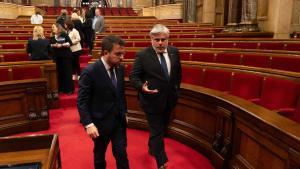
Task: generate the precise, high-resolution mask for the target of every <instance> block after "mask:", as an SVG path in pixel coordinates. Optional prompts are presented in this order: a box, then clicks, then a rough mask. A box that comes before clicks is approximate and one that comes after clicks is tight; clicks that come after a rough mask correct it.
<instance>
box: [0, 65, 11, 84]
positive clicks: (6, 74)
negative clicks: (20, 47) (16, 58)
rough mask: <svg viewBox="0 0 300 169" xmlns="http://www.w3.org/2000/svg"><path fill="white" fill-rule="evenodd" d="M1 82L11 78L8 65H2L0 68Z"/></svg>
mask: <svg viewBox="0 0 300 169" xmlns="http://www.w3.org/2000/svg"><path fill="white" fill-rule="evenodd" d="M0 75H1V76H0V82H3V81H8V80H10V78H9V68H8V67H1V68H0Z"/></svg>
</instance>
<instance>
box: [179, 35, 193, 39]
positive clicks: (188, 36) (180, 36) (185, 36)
mask: <svg viewBox="0 0 300 169" xmlns="http://www.w3.org/2000/svg"><path fill="white" fill-rule="evenodd" d="M179 38H195V35H194V34H190V35H186V34H183V35H179Z"/></svg>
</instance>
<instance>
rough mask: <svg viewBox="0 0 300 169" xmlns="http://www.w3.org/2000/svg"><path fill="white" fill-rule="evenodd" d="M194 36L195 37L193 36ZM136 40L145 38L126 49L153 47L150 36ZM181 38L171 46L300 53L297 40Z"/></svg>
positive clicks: (299, 45) (97, 43) (173, 40)
mask: <svg viewBox="0 0 300 169" xmlns="http://www.w3.org/2000/svg"><path fill="white" fill-rule="evenodd" d="M179 36H180V37H181V38H191V37H187V36H189V35H188V34H185V35H179ZM192 36H194V35H192ZM196 36H201V34H198V35H196ZM101 37H103V36H99V37H98V36H97V39H99V40H100V38H101ZM121 37H122V38H123V37H125V38H126V37H128V36H122V35H121ZM135 37H136V38H145V39H144V40H143V39H140V40H130V39H129V40H128V41H127V42H126V47H146V46H149V45H151V42H150V40H149V35H144V36H140V37H138V36H135ZM179 39H180V38H178V37H177V35H176V34H175V35H171V37H170V41H169V44H170V45H173V46H176V47H178V48H234V49H260V50H287V51H300V41H297V40H296V41H295V40H281V41H274V42H273V41H268V40H267V41H264V40H263V39H261V40H258V41H257V40H251V39H249V40H247V39H244V40H237V41H235V40H232V41H228V40H227V41H223V40H218V39H216V40H203V41H202V40H200V39H194V40H193V38H191V39H192V40H183V39H182V40H181V41H180V40H179ZM99 40H96V41H95V42H94V43H95V44H94V46H96V47H100V46H101V41H99Z"/></svg>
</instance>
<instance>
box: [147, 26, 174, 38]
mask: <svg viewBox="0 0 300 169" xmlns="http://www.w3.org/2000/svg"><path fill="white" fill-rule="evenodd" d="M158 33H165V34H167V35H168V36H169V33H170V31H169V29H168V28H167V27H166V26H165V25H162V24H156V25H154V26H153V28H152V29H151V31H150V36H151V35H153V34H158Z"/></svg>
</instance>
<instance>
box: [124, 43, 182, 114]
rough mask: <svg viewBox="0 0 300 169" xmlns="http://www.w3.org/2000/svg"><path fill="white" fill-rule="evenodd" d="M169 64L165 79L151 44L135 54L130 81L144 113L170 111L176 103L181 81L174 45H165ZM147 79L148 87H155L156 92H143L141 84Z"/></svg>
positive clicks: (177, 55)
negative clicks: (169, 68) (169, 67)
mask: <svg viewBox="0 0 300 169" xmlns="http://www.w3.org/2000/svg"><path fill="white" fill-rule="evenodd" d="M167 51H168V55H169V58H170V64H171V73H170V79H169V80H166V79H165V76H164V73H163V70H162V68H161V65H160V62H159V59H158V57H157V54H156V52H155V50H154V49H153V47H152V46H150V47H148V48H145V49H144V50H142V51H140V52H138V53H137V54H136V57H135V60H134V63H133V68H132V71H131V72H130V76H129V79H130V82H131V84H132V85H133V86H134V87H135V88H136V89H137V90H138V92H139V100H140V102H141V105H142V107H143V109H144V111H145V112H146V113H163V112H164V111H168V112H170V111H172V109H173V108H174V107H175V105H176V103H177V98H178V92H179V89H180V83H181V64H180V54H179V51H178V49H177V48H176V47H173V46H168V47H167ZM146 81H148V88H149V89H151V90H153V89H157V90H158V93H157V94H146V93H143V92H142V91H141V90H142V86H143V84H144V83H145V82H146Z"/></svg>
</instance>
